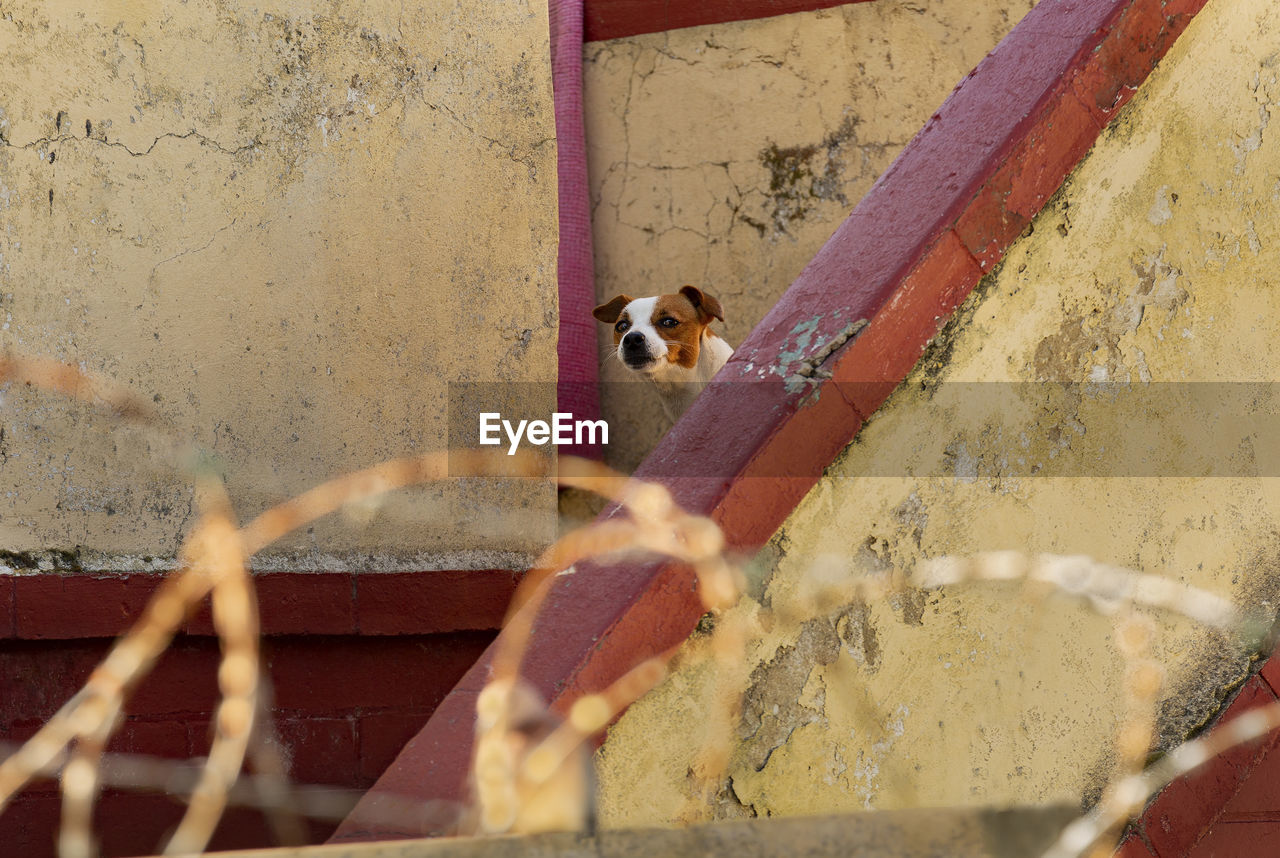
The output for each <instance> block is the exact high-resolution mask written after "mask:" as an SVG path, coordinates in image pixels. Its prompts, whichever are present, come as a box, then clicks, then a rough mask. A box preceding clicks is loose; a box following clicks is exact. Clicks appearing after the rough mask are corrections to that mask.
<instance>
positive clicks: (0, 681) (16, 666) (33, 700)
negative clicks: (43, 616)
mask: <svg viewBox="0 0 1280 858" xmlns="http://www.w3.org/2000/svg"><path fill="white" fill-rule="evenodd" d="M106 651H107V642H106V641H15V640H9V641H5V642H3V643H0V706H2V707H3V708H2V709H0V732H2V731H3V730H4V729H7V728H10V727H11V726H12V725H14V724H15V723H17V722H24V721H29V722H32V723H40V722H43V721H45V720H47V719H48V718H50V717H51V716H52V715H53V713H55V712H57V711H58V709H59V708H60V707H61V706H62V704H64V703H66V702H67V700H69V699H70V698H71V696H72V695H73V694H75V693H76V691H78V690H79V688H80V686H81V685H83V684H84V682H85V680H87V679H88V678H89V674H90V673H91V672H92V670H93V668H94V666H95V665H96V664H97V663H98V662H99V661H100V660H101V659H102V658H103V656H104V655H106Z"/></svg>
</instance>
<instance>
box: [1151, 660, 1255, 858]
mask: <svg viewBox="0 0 1280 858" xmlns="http://www.w3.org/2000/svg"><path fill="white" fill-rule="evenodd" d="M1274 700H1275V695H1274V694H1272V693H1271V690H1270V689H1269V688H1268V687H1267V686H1266V684H1265V683H1263V682H1262V681H1261V680H1260V679H1258V677H1256V676H1255V677H1253V678H1252V679H1250V680H1249V681H1248V682H1247V683H1246V684H1245V686H1244V687H1243V688H1241V690H1240V691H1239V693H1238V694H1237V695H1236V698H1235V699H1234V700H1233V701H1232V702H1231V704H1230V705H1229V706H1228V707H1227V709H1226V711H1225V712H1224V714H1223V715H1221V716H1220V717H1219V718H1218V719H1217V721H1218V723H1219V724H1223V723H1227V722H1228V721H1230V720H1231V719H1232V718H1235V717H1237V716H1239V715H1240V714H1241V713H1242V712H1245V711H1248V710H1249V709H1252V708H1255V707H1257V706H1264V705H1266V704H1267V703H1270V702H1272V701H1274ZM1274 741H1275V740H1274V737H1270V738H1268V739H1266V740H1263V741H1262V742H1261V743H1259V742H1253V743H1250V744H1248V745H1241V746H1239V747H1236V748H1233V749H1231V750H1229V751H1226V752H1225V753H1223V754H1220V755H1218V756H1217V757H1214V758H1213V759H1212V760H1210V761H1208V762H1207V763H1205V764H1204V765H1202V766H1200V767H1199V768H1198V769H1195V770H1193V771H1191V772H1189V773H1188V774H1187V775H1184V776H1183V777H1181V778H1179V779H1178V780H1176V781H1174V782H1173V783H1171V784H1169V786H1167V787H1165V789H1164V790H1163V791H1161V793H1160V794H1159V795H1158V796H1157V797H1156V799H1155V800H1154V801H1153V802H1152V803H1151V805H1150V806H1149V807H1148V808H1147V811H1146V813H1144V814H1143V817H1142V823H1143V830H1144V832H1145V833H1146V835H1147V839H1148V840H1149V841H1150V843H1151V845H1152V846H1153V847H1155V850H1156V852H1157V853H1158V854H1159V855H1160V856H1162V858H1165V856H1174V855H1176V856H1182V855H1185V854H1186V853H1187V850H1189V849H1190V848H1191V847H1192V846H1193V845H1195V843H1196V842H1197V841H1198V840H1199V839H1200V837H1201V836H1202V835H1203V833H1204V832H1205V831H1206V830H1207V829H1208V827H1209V826H1210V825H1211V824H1212V823H1213V821H1214V820H1215V819H1217V818H1218V816H1219V815H1220V814H1221V813H1222V811H1223V809H1224V808H1225V807H1226V806H1227V804H1228V802H1229V801H1230V800H1231V799H1232V798H1233V797H1234V796H1235V794H1236V793H1237V792H1238V791H1239V790H1240V787H1241V784H1243V783H1244V781H1245V780H1246V778H1248V776H1249V774H1250V772H1251V771H1252V770H1253V769H1254V767H1255V766H1256V765H1257V763H1258V761H1259V760H1260V759H1261V758H1262V757H1263V755H1264V754H1265V752H1266V749H1267V748H1268V747H1269V746H1270V745H1271V744H1272V743H1273V742H1274Z"/></svg>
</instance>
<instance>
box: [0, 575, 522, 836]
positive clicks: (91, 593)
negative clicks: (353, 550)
mask: <svg viewBox="0 0 1280 858" xmlns="http://www.w3.org/2000/svg"><path fill="white" fill-rule="evenodd" d="M157 582H158V578H157V576H154V575H146V574H138V575H131V576H99V577H92V576H86V575H84V574H77V575H71V574H65V575H64V574H58V573H41V574H24V575H17V576H6V577H4V578H0V737H2V738H3V739H4V740H6V741H21V740H23V739H25V738H27V737H29V736H30V735H31V734H32V733H34V732H35V731H36V730H37V729H38V728H39V727H40V725H41V724H43V723H44V722H45V721H46V720H47V719H48V718H49V717H50V716H51V715H53V713H54V712H55V711H56V710H57V709H58V707H59V706H61V705H62V704H63V703H64V702H65V701H66V700H67V698H69V697H70V696H71V695H72V694H73V693H74V692H75V691H76V689H77V688H79V687H80V686H81V685H82V684H83V682H84V681H85V679H86V678H87V677H88V675H89V673H90V671H91V670H92V669H93V667H94V666H95V665H96V664H97V663H98V662H99V661H100V660H101V659H102V657H103V655H104V654H105V652H106V651H107V649H108V647H109V646H110V645H111V642H112V640H113V637H114V636H115V635H116V634H118V633H119V632H121V631H122V630H123V629H124V628H126V626H127V625H128V623H129V622H130V621H131V619H132V618H133V617H135V616H137V614H138V612H139V611H140V610H141V608H142V606H143V605H144V604H145V602H146V599H147V598H148V596H149V595H150V593H151V591H152V590H153V589H154V587H155V585H156V583H157ZM257 582H258V585H259V586H258V593H259V598H260V601H261V613H262V620H263V632H264V637H263V642H262V649H263V659H264V662H265V666H266V671H267V675H268V676H269V677H270V678H271V681H272V694H273V707H272V718H273V721H274V724H275V728H276V731H277V734H278V736H279V738H280V741H281V744H282V746H283V750H284V754H285V757H286V759H287V761H288V764H289V771H290V775H291V777H292V778H293V779H294V780H295V781H297V782H300V783H311V784H331V785H336V786H342V787H348V788H357V789H364V788H366V787H368V786H369V785H371V784H372V783H373V782H374V780H375V779H376V778H377V777H378V776H379V775H380V774H381V773H382V771H383V770H384V769H385V768H386V767H387V765H388V764H389V763H390V762H391V761H392V759H394V758H395V756H396V754H397V753H399V751H400V749H401V747H402V746H403V745H404V743H405V742H406V741H408V740H409V739H410V738H412V737H413V735H414V734H416V733H417V731H418V730H419V729H421V727H422V726H423V725H424V724H425V723H426V721H427V719H428V717H429V716H430V715H431V713H432V712H433V711H434V710H435V707H436V705H437V704H438V703H439V702H440V700H441V699H443V697H444V696H445V695H446V694H447V693H448V691H449V690H450V689H451V688H452V687H453V685H454V684H455V683H456V682H457V680H458V679H459V678H460V677H461V676H462V674H463V673H464V672H465V671H466V670H467V669H468V668H469V667H470V666H471V665H472V663H473V662H474V661H475V660H476V658H477V657H478V656H479V654H480V653H481V652H482V651H483V650H484V648H485V647H486V646H487V645H488V644H489V642H490V641H491V640H492V639H493V636H494V634H495V631H494V630H495V629H496V628H497V627H498V626H499V625H500V623H501V619H502V614H503V611H504V610H505V607H506V603H507V601H508V599H509V597H510V593H511V592H512V590H513V589H514V585H515V576H514V575H513V574H512V573H510V572H507V571H495V570H488V571H480V572H424V573H414V574H382V573H380V574H367V575H349V574H323V573H317V574H296V573H272V574H266V575H261V576H258V577H257ZM218 657H219V651H218V642H217V640H216V638H214V637H213V636H212V628H211V625H210V623H209V619H208V615H207V610H206V611H205V612H204V613H203V614H202V615H197V616H196V617H194V618H193V619H192V620H191V621H190V622H189V623H188V624H187V629H186V631H185V632H184V633H183V634H181V635H179V636H178V637H177V638H176V639H175V640H174V642H173V644H172V646H171V647H170V648H169V650H168V651H167V652H166V653H165V655H164V656H163V658H162V659H161V660H160V662H159V663H158V664H157V665H156V667H155V669H154V671H153V672H152V673H151V674H150V675H149V676H148V677H147V678H146V680H145V681H144V682H143V683H142V684H141V685H140V686H139V687H138V689H137V690H136V692H135V693H134V695H133V696H132V697H131V698H130V700H129V703H128V706H127V715H126V718H125V720H124V722H123V723H122V724H121V726H120V728H119V731H118V733H117V735H116V736H115V739H114V740H113V742H112V744H111V747H110V750H112V751H120V752H127V753H136V754H149V755H155V756H161V757H167V758H170V759H185V758H190V757H195V756H201V755H203V754H205V753H207V751H208V748H209V739H210V731H209V724H210V721H211V718H212V713H213V710H214V707H215V706H216V703H217V693H216V688H217V685H216V671H217V664H218ZM182 810H183V806H182V805H181V804H180V803H179V802H178V801H177V800H175V799H172V798H169V797H167V796H163V795H144V794H138V793H123V792H116V791H108V792H106V793H105V794H104V795H103V797H102V799H101V800H100V802H99V804H98V809H97V814H96V822H97V826H96V827H97V830H98V832H99V833H100V835H101V836H102V847H103V855H104V856H107V858H110V856H128V855H145V854H151V853H154V852H155V851H156V850H157V848H158V846H159V845H160V843H161V840H162V838H163V837H164V836H165V834H166V832H168V831H169V830H171V829H172V827H173V826H174V825H175V824H176V823H177V821H178V819H179V818H180V817H181V814H182ZM59 813H60V799H59V796H58V792H57V784H56V783H55V782H53V781H42V782H39V783H36V784H34V785H32V786H31V787H29V788H28V789H27V790H26V791H25V792H23V793H22V794H21V795H20V796H19V797H18V798H17V799H16V800H15V801H14V802H13V804H11V805H10V806H9V807H8V808H7V809H6V810H5V812H4V813H3V814H0V843H3V844H5V846H6V848H5V851H6V852H12V854H21V855H24V856H30V858H42V856H53V855H54V837H55V833H56V831H57V827H58V817H59ZM333 828H334V824H333V823H315V824H313V825H312V830H311V835H312V840H313V842H322V841H323V840H324V838H325V837H327V836H328V835H329V834H330V833H331V831H332V829H333ZM271 844H272V840H271V838H270V835H269V832H268V828H267V825H266V821H265V820H264V819H263V817H262V816H261V814H259V813H257V812H256V811H245V810H240V811H232V812H231V813H229V814H228V816H227V818H226V819H224V821H223V824H222V826H221V827H220V829H219V831H218V834H217V836H216V837H215V839H214V842H213V844H212V845H213V847H214V848H218V849H230V848H245V847H252V846H264V845H271Z"/></svg>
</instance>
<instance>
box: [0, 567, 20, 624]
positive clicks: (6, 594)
mask: <svg viewBox="0 0 1280 858" xmlns="http://www.w3.org/2000/svg"><path fill="white" fill-rule="evenodd" d="M13 580H14V576H12V575H0V639H3V638H11V637H14V636H15V635H16V634H17V618H16V616H15V612H14V596H13V591H14V585H13Z"/></svg>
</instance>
